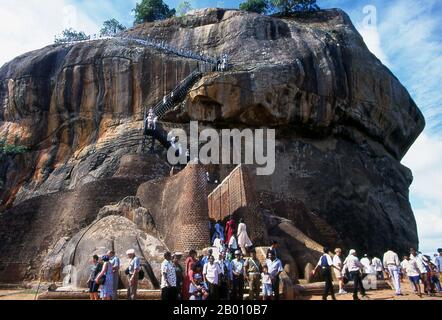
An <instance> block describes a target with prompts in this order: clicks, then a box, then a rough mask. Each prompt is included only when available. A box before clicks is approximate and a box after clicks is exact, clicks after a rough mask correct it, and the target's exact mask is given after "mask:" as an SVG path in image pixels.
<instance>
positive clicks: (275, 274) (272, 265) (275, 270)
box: [266, 251, 284, 300]
mask: <svg viewBox="0 0 442 320" xmlns="http://www.w3.org/2000/svg"><path fill="white" fill-rule="evenodd" d="M266 265H267V268H268V269H269V274H270V278H271V279H272V283H273V292H274V294H275V300H279V275H280V274H281V272H283V271H284V268H283V267H282V262H281V260H279V259H278V258H276V256H275V253H274V252H273V251H269V253H268V254H267V260H266Z"/></svg>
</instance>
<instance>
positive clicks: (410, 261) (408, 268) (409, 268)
mask: <svg viewBox="0 0 442 320" xmlns="http://www.w3.org/2000/svg"><path fill="white" fill-rule="evenodd" d="M401 265H402V268H403V269H404V272H405V274H406V275H407V277H408V279H409V280H410V282H411V284H412V285H413V286H414V292H415V293H417V294H418V295H419V297H422V291H421V286H420V283H419V281H420V279H421V277H420V270H419V266H418V263H417V260H416V257H413V256H410V257H406V259H405V261H403V262H402V263H401Z"/></svg>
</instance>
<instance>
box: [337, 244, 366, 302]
mask: <svg viewBox="0 0 442 320" xmlns="http://www.w3.org/2000/svg"><path fill="white" fill-rule="evenodd" d="M362 268H364V266H363V265H362V263H361V262H360V261H359V259H358V257H357V256H356V250H354V249H351V250H350V252H349V254H348V257H347V258H346V259H345V260H344V269H343V270H342V274H343V275H344V274H345V272H346V270H348V272H349V273H350V279H351V280H353V283H354V288H353V300H360V299H359V298H358V291H361V294H362V296H363V297H365V296H366V294H365V288H364V286H363V284H362V279H361V272H362Z"/></svg>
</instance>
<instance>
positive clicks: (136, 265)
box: [130, 257, 141, 284]
mask: <svg viewBox="0 0 442 320" xmlns="http://www.w3.org/2000/svg"><path fill="white" fill-rule="evenodd" d="M134 259H135V261H134V273H133V275H132V277H131V278H130V282H131V284H134V283H135V280H136V279H137V278H138V273H139V272H140V269H141V266H140V259H139V258H138V257H135V258H134Z"/></svg>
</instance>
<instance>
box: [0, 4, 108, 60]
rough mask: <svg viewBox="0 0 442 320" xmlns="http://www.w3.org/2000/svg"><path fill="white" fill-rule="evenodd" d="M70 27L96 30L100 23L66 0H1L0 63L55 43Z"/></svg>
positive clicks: (88, 31) (89, 31) (92, 31)
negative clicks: (63, 31) (55, 39)
mask: <svg viewBox="0 0 442 320" xmlns="http://www.w3.org/2000/svg"><path fill="white" fill-rule="evenodd" d="M67 27H72V28H74V29H77V30H82V31H85V32H86V33H96V32H97V30H98V29H99V26H98V25H97V24H96V23H95V22H94V21H92V20H91V19H90V18H89V17H88V15H87V14H85V13H84V12H82V11H80V10H77V9H76V8H75V7H74V6H72V5H69V3H68V2H67V0H44V1H41V0H2V3H1V6H0V40H1V44H2V50H0V66H1V65H3V64H4V63H5V62H7V61H10V60H12V59H13V58H15V57H16V56H18V55H20V54H23V53H26V52H28V51H31V50H35V49H39V48H41V47H44V46H46V45H49V44H51V43H53V41H54V36H55V35H56V34H60V33H61V31H62V30H63V29H65V28H67Z"/></svg>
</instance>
